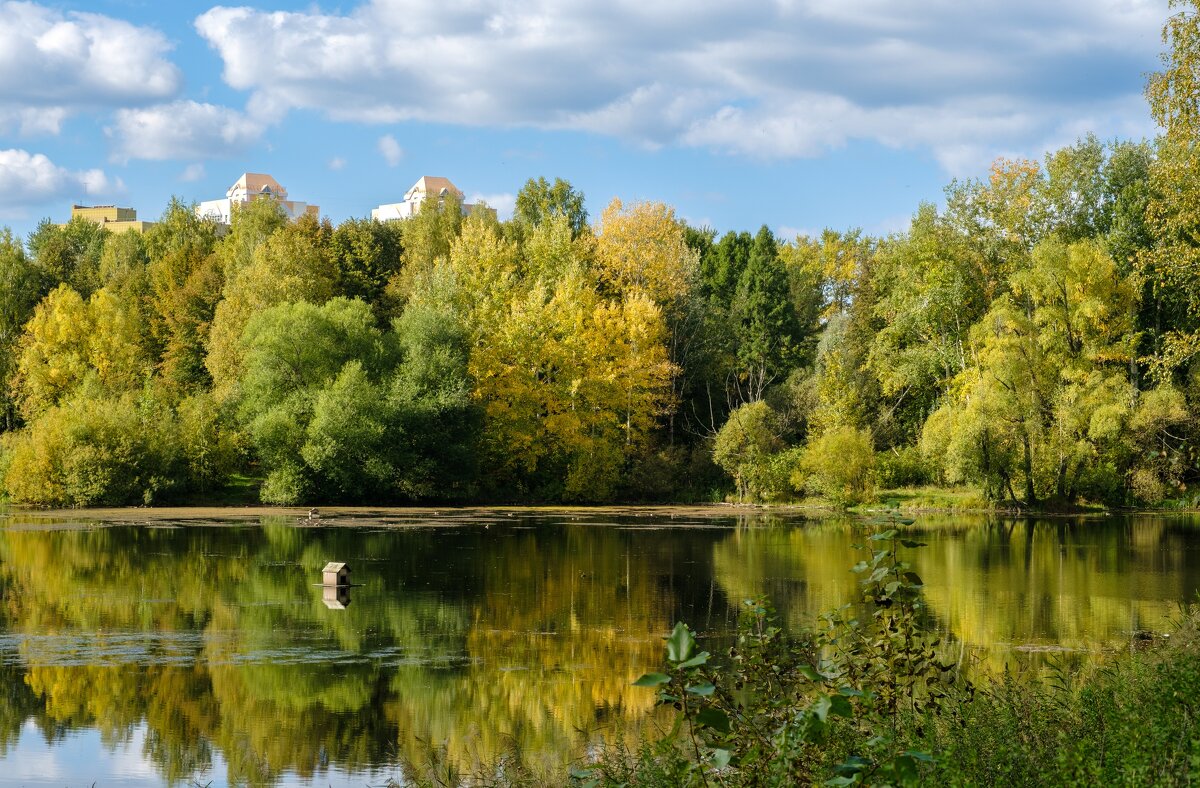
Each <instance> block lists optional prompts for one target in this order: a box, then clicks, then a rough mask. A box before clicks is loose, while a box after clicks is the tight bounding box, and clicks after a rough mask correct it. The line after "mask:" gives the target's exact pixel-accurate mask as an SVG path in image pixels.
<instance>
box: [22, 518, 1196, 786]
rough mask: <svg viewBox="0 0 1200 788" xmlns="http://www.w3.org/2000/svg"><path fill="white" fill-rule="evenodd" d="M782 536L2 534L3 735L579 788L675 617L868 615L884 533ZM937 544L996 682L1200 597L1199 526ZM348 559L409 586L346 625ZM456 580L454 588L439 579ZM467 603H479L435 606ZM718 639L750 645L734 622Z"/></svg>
mask: <svg viewBox="0 0 1200 788" xmlns="http://www.w3.org/2000/svg"><path fill="white" fill-rule="evenodd" d="M771 522H772V520H771V518H770V517H769V516H768V517H754V518H748V519H747V520H746V521H745V522H743V523H741V525H739V527H738V528H737V529H735V530H733V531H725V532H721V531H695V532H690V533H689V534H688V535H687V536H686V537H685V538H680V535H679V534H678V532H674V533H669V532H666V531H662V532H653V533H650V534H647V533H642V534H639V535H638V536H637V538H636V539H634V538H631V537H630V536H629V532H627V531H622V530H618V529H615V528H607V527H602V526H578V527H576V526H564V527H562V528H561V529H559V530H552V531H551V530H540V529H539V530H531V531H519V530H513V531H510V532H507V533H505V534H504V535H503V538H493V537H494V535H495V533H496V532H495V531H492V532H491V533H492V535H493V536H486V537H485V536H483V535H482V532H480V535H478V536H476V535H473V534H472V533H469V532H465V531H459V532H455V533H456V536H455V540H454V543H455V544H460V545H461V546H463V547H470V548H473V549H465V550H449V551H448V550H447V545H448V544H449V543H448V542H446V541H445V540H439V538H437V537H436V536H432V535H431V536H425V535H424V534H422V533H420V532H409V533H408V534H406V536H405V538H404V539H397V538H396V534H395V532H390V533H373V534H364V533H363V532H361V531H349V530H343V529H319V530H299V529H296V528H294V527H292V526H291V525H289V524H288V523H286V522H284V521H278V522H270V523H264V527H262V528H245V529H237V530H228V529H187V530H153V529H144V528H139V529H124V528H112V529H99V530H92V531H60V532H21V531H7V532H0V588H2V589H3V594H4V595H3V608H2V614H3V616H4V625H5V628H6V631H7V632H9V633H10V634H11V635H13V636H16V637H21V636H24V637H25V640H24V643H23V645H22V647H21V651H20V655H21V658H22V660H23V662H24V665H23V666H20V667H17V666H14V667H13V668H12V670H13V673H12V679H11V681H13V682H14V683H15V684H16V685H17V686H20V685H21V684H22V682H23V684H24V685H25V687H27V688H28V689H27V690H26V691H25V695H24V696H23V698H18V697H16V696H17V695H19V694H20V693H14V694H13V695H12V696H11V697H9V699H8V700H7V701H4V700H3V699H0V701H2V702H0V720H3V724H4V725H5V726H6V727H5V728H4V731H9V730H17V729H19V727H20V725H21V724H22V723H23V721H24V720H25V719H28V718H29V717H30V716H32V717H33V719H35V720H36V721H37V723H38V724H39V725H41V726H43V728H44V729H46V730H55V729H59V730H61V729H63V728H66V729H70V728H77V727H82V726H93V727H95V728H97V729H98V730H99V731H101V734H102V736H103V737H104V740H105V741H107V742H114V743H115V742H117V741H121V740H123V739H124V738H125V737H127V736H128V735H129V733H130V732H131V731H132V730H133V729H134V728H135V727H136V726H139V725H144V726H145V727H146V729H147V739H146V740H147V745H146V746H147V755H148V757H150V758H152V760H153V762H154V763H156V764H157V765H158V767H159V769H160V770H161V773H162V775H163V776H164V778H165V779H170V780H187V779H189V778H190V776H192V775H194V774H196V773H197V770H198V769H200V768H204V767H205V766H206V765H210V764H211V762H212V757H213V751H214V750H216V749H219V750H220V751H221V753H222V755H223V757H224V759H225V761H226V762H227V764H228V773H227V779H228V780H229V781H231V782H244V783H250V784H256V785H257V784H265V783H269V782H271V781H273V780H274V779H276V778H277V777H278V776H279V775H280V774H282V773H284V772H288V771H291V772H294V773H296V774H298V775H300V776H302V777H305V778H308V777H314V776H317V775H319V774H320V773H321V771H322V770H323V769H325V768H327V766H330V765H337V766H338V767H339V768H345V769H348V770H353V769H358V768H367V767H371V766H376V765H379V764H386V763H389V762H392V761H393V760H394V759H395V758H396V757H397V756H398V757H399V758H401V759H403V760H407V761H410V762H415V763H423V762H425V760H426V756H427V754H428V752H429V751H430V749H431V748H434V749H436V748H444V752H445V758H446V759H447V762H448V763H450V764H453V765H454V766H455V767H456V768H457V769H459V770H460V771H462V772H464V773H470V772H472V771H474V770H476V769H479V768H482V767H484V766H486V765H488V764H492V763H494V762H495V761H496V759H497V758H499V757H501V756H502V755H503V754H504V753H506V752H508V751H510V750H512V749H514V748H516V749H518V750H520V751H521V752H522V754H523V755H524V757H525V759H526V761H527V762H530V763H532V765H534V767H535V768H540V769H541V770H542V771H544V772H545V773H547V774H561V769H562V764H563V763H565V762H566V761H568V760H569V759H570V758H571V757H573V756H575V755H578V754H580V753H581V752H582V750H583V749H584V748H586V747H587V746H589V745H591V744H594V743H595V742H596V741H597V740H599V739H601V738H607V737H612V736H615V735H623V736H625V737H627V738H626V741H627V742H629V741H632V740H633V738H634V737H636V736H637V735H638V731H639V730H640V729H641V728H642V727H643V726H644V725H646V724H647V720H654V719H655V717H654V716H653V715H652V714H650V710H651V707H652V705H653V699H654V694H653V692H652V691H650V690H646V689H641V688H635V687H632V686H630V682H631V681H632V680H633V679H635V678H636V677H637V676H638V675H640V674H641V673H643V672H646V671H648V670H653V669H656V668H657V667H659V666H660V665H661V663H662V655H663V652H662V649H663V640H662V639H663V637H664V636H665V635H666V633H667V631H668V630H669V629H670V626H671V624H672V623H673V620H672V617H673V616H675V615H680V613H679V611H680V603H681V602H684V601H688V603H689V604H695V603H696V599H695V597H696V596H697V591H698V590H700V594H703V593H704V591H703V590H701V589H705V588H706V587H707V586H708V585H709V581H710V577H711V578H715V580H716V581H717V583H719V585H720V586H721V588H722V589H723V590H724V596H725V597H726V598H727V599H728V600H729V602H730V603H731V604H733V605H735V606H737V605H738V604H739V602H740V600H741V599H743V598H747V597H753V596H757V595H759V594H762V593H767V594H769V595H770V596H771V598H772V599H773V601H774V602H775V604H776V606H777V608H778V609H779V611H780V613H781V615H782V617H783V620H784V621H785V622H787V623H788V624H789V625H790V626H797V625H799V624H801V623H804V622H805V621H808V620H811V617H812V616H813V615H815V614H817V613H819V612H821V611H824V610H828V609H831V608H835V607H838V606H839V605H841V604H844V603H846V602H850V601H853V600H854V599H855V597H856V595H857V582H858V580H859V577H858V576H856V575H854V574H853V573H851V572H850V571H849V567H850V565H851V564H852V563H853V562H854V561H856V560H857V559H858V558H860V557H861V554H860V553H858V552H857V551H855V550H854V547H853V545H854V544H855V543H856V542H864V541H865V539H866V536H867V535H868V533H869V530H868V529H867V528H866V527H864V526H861V525H855V524H854V523H853V521H849V520H836V519H831V520H827V521H823V522H820V523H807V524H805V525H803V526H801V527H775V526H773V525H770V523H771ZM764 526H767V527H764ZM918 527H919V529H920V534H921V537H920V538H921V539H922V540H923V541H926V542H929V546H928V547H925V548H922V549H920V550H916V551H912V560H913V562H914V564H915V565H916V569H917V571H918V572H919V573H920V574H921V575H922V576H923V577H924V578H925V580H926V582H927V587H926V591H925V598H926V601H927V603H928V610H929V612H930V614H931V617H932V622H933V624H934V625H935V626H937V627H939V628H940V629H941V630H942V631H944V632H945V633H946V635H947V636H948V639H949V640H951V641H955V645H961V646H962V647H963V648H964V649H969V650H971V651H973V652H974V651H982V652H983V654H984V659H985V661H986V664H987V665H989V666H992V667H998V666H999V665H1000V664H1002V663H1003V662H1004V661H1005V659H1006V658H1008V657H1009V656H1010V655H1011V653H1012V652H1011V647H1012V646H1013V645H1019V644H1026V643H1031V644H1034V645H1037V646H1058V645H1062V646H1067V647H1072V648H1087V649H1093V650H1095V649H1097V648H1100V647H1102V646H1112V645H1117V644H1119V643H1122V642H1127V640H1126V639H1127V636H1128V632H1129V630H1131V629H1134V628H1153V629H1161V628H1163V627H1165V620H1166V618H1167V617H1168V616H1169V615H1170V614H1171V612H1172V610H1173V609H1174V605H1175V600H1177V599H1181V598H1184V597H1185V596H1186V594H1187V589H1188V588H1189V587H1190V584H1191V582H1192V581H1191V580H1190V575H1189V574H1188V568H1187V566H1186V564H1185V562H1184V556H1185V555H1186V554H1187V553H1186V551H1185V550H1184V549H1183V547H1184V546H1185V544H1187V543H1189V542H1190V540H1191V535H1190V534H1189V533H1188V530H1189V529H1191V528H1194V527H1195V523H1194V522H1192V521H1189V520H1185V519H1183V518H1171V519H1146V520H1142V521H1136V522H1134V523H1132V524H1131V527H1129V528H1120V527H1113V526H1111V525H1110V524H1098V525H1097V527H1095V528H1089V526H1088V525H1087V524H1086V523H1084V524H1079V523H1074V522H1070V521H1065V520H1064V521H1055V522H1037V523H1032V524H1030V523H1024V522H1015V523H1014V522H1002V521H986V520H984V519H983V518H964V517H954V518H943V519H935V518H923V519H922V521H921V523H920V524H919V526H918ZM427 533H429V534H436V533H437V532H433V531H430V532H427ZM459 540H461V541H459ZM480 548H486V549H480ZM330 555H371V556H375V557H379V558H382V559H384V560H385V561H386V562H387V563H385V564H381V565H380V566H386V567H389V570H388V571H383V570H381V571H379V572H378V573H376V574H375V575H374V576H373V577H374V579H373V580H372V581H371V582H370V583H369V585H368V587H367V588H364V589H362V590H361V592H360V591H359V589H354V592H353V594H352V599H353V600H354V601H353V602H352V604H351V606H350V607H349V608H348V609H347V610H340V611H330V610H327V609H326V608H325V606H324V605H323V604H322V603H321V599H320V594H321V590H320V589H319V588H316V587H314V586H313V585H312V580H313V578H315V576H316V572H317V570H318V569H319V568H320V567H321V566H322V565H323V562H324V560H326V559H327V558H328V556H330ZM709 561H711V566H710V565H709ZM438 562H442V563H444V562H453V571H452V572H450V573H449V574H447V573H446V572H445V571H444V567H442V570H443V571H439V573H437V574H434V575H430V574H423V573H424V572H426V571H427V569H428V567H429V566H430V565H431V564H434V563H438ZM689 570H690V571H691V572H693V573H694V576H693V577H690V578H689V577H688V576H687V575H688V571H689ZM447 577H453V578H454V580H453V585H441V586H438V585H436V584H435V580H436V582H440V583H443V584H444V583H446V582H447ZM686 582H691V583H692V584H693V587H692V588H691V589H690V590H688V591H686V592H684V591H683V590H682V589H680V587H679V586H680V584H682V583H686ZM714 591H715V589H714ZM710 596H715V598H716V599H717V600H720V598H721V595H720V594H713V595H710ZM683 615H685V616H686V615H691V616H693V623H694V624H695V625H696V626H697V627H698V628H702V627H703V626H704V622H702V621H701V620H699V618H698V617H696V611H693V612H692V613H691V614H688V613H686V612H685V613H684V614H683ZM715 620H716V621H717V622H718V623H717V624H716V626H717V628H718V629H720V628H721V627H724V626H725V624H726V623H727V622H728V621H729V620H730V619H729V616H728V611H727V610H726V609H725V608H721V609H720V610H718V611H717V612H716V615H715ZM710 625H711V624H710ZM710 647H711V646H710ZM714 650H715V649H714ZM80 662H85V663H87V664H79V663H80ZM22 689H24V687H22ZM35 702H36V704H40V705H38V706H37V707H36V708H32V710H31V706H30V704H31V703H35ZM5 703H7V704H10V705H5ZM14 726H15V727H14Z"/></svg>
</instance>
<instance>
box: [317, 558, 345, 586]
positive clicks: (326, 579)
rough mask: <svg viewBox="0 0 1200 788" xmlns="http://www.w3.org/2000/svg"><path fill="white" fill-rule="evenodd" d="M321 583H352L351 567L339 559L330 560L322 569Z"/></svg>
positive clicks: (332, 584) (330, 584)
mask: <svg viewBox="0 0 1200 788" xmlns="http://www.w3.org/2000/svg"><path fill="white" fill-rule="evenodd" d="M321 585H326V586H348V585H350V567H349V566H347V565H346V564H343V563H341V562H339V561H330V562H329V563H327V564H325V568H324V569H322V570H321Z"/></svg>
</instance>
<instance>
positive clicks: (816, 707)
mask: <svg viewBox="0 0 1200 788" xmlns="http://www.w3.org/2000/svg"><path fill="white" fill-rule="evenodd" d="M808 710H809V711H810V712H812V714H813V716H815V717H816V718H817V719H818V720H820V721H821V722H825V719H826V718H827V717H828V716H829V715H830V714H832V715H834V716H835V717H853V716H854V707H853V706H851V705H850V701H849V700H847V699H846V697H845V696H844V695H833V696H830V695H820V696H818V697H817V699H816V700H815V701H813V703H812V705H811V706H809V707H808Z"/></svg>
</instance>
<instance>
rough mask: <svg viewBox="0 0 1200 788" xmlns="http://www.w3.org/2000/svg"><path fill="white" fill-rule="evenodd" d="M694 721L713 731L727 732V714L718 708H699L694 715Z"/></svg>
mask: <svg viewBox="0 0 1200 788" xmlns="http://www.w3.org/2000/svg"><path fill="white" fill-rule="evenodd" d="M696 722H697V723H698V724H700V725H704V726H707V727H709V728H712V729H713V730H714V731H719V732H721V733H729V715H728V714H726V713H725V712H723V711H721V710H720V709H713V708H706V709H700V712H699V713H698V714H697V715H696Z"/></svg>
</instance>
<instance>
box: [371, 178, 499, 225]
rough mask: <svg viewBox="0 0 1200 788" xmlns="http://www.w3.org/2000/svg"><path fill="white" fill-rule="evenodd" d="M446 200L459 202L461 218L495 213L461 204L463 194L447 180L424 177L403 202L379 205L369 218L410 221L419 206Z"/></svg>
mask: <svg viewBox="0 0 1200 788" xmlns="http://www.w3.org/2000/svg"><path fill="white" fill-rule="evenodd" d="M447 198H453V199H455V200H458V201H459V205H460V207H461V209H462V213H463V216H468V215H470V214H472V213H474V212H476V211H490V212H491V213H492V215H493V216H495V214H496V211H495V209H493V208H488V207H487V206H486V205H483V204H482V203H466V202H463V201H462V200H463V193H462V190H460V189H459V188H458V187H457V186H455V185H454V184H453V183H451V182H450V179H449V178H442V177H438V176H434V175H424V176H422V177H421V178H420V179H419V180H417V182H416V183H414V184H413V185H412V187H411V188H410V189H409V190H408V191H406V192H405V193H404V201H403V202H393V203H388V204H386V205H380V206H379V207H378V208H375V209H373V210H372V211H371V218H372V219H375V220H376V221H380V222H393V221H396V220H398V219H411V218H412V217H414V216H416V215H417V214H418V213H420V212H421V204H422V203H424V202H425V201H426V200H429V199H434V200H437V201H438V205H443V204H445V201H446V199H447Z"/></svg>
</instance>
